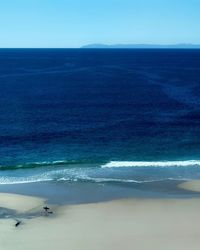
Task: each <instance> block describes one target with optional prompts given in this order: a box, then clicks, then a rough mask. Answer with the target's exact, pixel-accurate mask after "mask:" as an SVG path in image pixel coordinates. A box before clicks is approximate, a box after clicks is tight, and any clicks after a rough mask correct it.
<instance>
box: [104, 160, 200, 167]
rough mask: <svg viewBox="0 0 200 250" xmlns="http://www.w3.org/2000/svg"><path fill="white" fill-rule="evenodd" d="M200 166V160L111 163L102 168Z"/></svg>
mask: <svg viewBox="0 0 200 250" xmlns="http://www.w3.org/2000/svg"><path fill="white" fill-rule="evenodd" d="M192 166H199V167H200V160H188V161H111V162H109V163H106V164H105V165H102V168H117V167H118V168H119V167H192Z"/></svg>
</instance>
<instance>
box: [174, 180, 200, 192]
mask: <svg viewBox="0 0 200 250" xmlns="http://www.w3.org/2000/svg"><path fill="white" fill-rule="evenodd" d="M179 188H183V189H186V190H190V191H195V192H200V180H193V181H187V182H183V183H181V184H179Z"/></svg>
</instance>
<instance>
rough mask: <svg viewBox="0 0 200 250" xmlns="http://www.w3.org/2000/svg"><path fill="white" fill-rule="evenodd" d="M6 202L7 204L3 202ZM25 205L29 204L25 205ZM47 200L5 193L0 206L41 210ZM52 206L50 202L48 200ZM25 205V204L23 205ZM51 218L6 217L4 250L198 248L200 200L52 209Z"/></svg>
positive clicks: (0, 238)
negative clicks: (16, 223)
mask: <svg viewBox="0 0 200 250" xmlns="http://www.w3.org/2000/svg"><path fill="white" fill-rule="evenodd" d="M1 202H2V203H1ZM24 204H25V205H24ZM44 204H46V201H45V199H41V198H37V197H31V196H21V195H16V194H0V206H1V207H2V205H3V206H4V207H7V208H12V209H14V208H15V209H16V210H17V213H18V214H20V213H21V212H22V213H23V214H28V211H30V210H34V209H35V210H37V211H39V212H40V213H41V211H42V208H43V206H44ZM47 205H48V206H49V204H47ZM24 206H25V207H24ZM50 207H51V208H52V211H53V212H54V213H53V215H52V216H51V215H50V216H44V214H40V216H37V217H33V218H30V219H28V218H25V217H24V218H23V219H22V224H21V225H20V226H19V227H17V228H16V227H15V226H14V223H15V221H14V218H8V219H1V223H0V247H1V248H2V249H4V250H13V249H16V250H18V249H19V250H25V249H30V250H36V249H38V250H40V249H44V248H47V249H49V250H55V249H59V250H66V249H70V250H79V249H80V250H93V249H95V250H96V249H97V250H100V249H105V250H107V249H115V250H121V249H124V247H125V246H126V249H128V250H129V249H130V250H132V249H139V250H140V249H141V250H147V249H148V250H153V249H163V250H167V249H171V250H177V249H181V250H186V249H187V250H188V249H192V250H197V249H199V244H200V221H199V210H200V199H197V198H192V199H121V200H115V201H108V202H100V203H90V204H79V205H62V206H57V207H52V206H51V205H50Z"/></svg>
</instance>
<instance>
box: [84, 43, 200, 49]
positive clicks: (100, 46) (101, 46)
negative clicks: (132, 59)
mask: <svg viewBox="0 0 200 250" xmlns="http://www.w3.org/2000/svg"><path fill="white" fill-rule="evenodd" d="M81 48H82V49H200V44H187V43H181V44H169V45H161V44H113V45H108V44H98V43H97V44H88V45H84V46H82V47H81Z"/></svg>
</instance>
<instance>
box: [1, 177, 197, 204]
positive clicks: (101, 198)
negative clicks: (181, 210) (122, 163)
mask: <svg viewBox="0 0 200 250" xmlns="http://www.w3.org/2000/svg"><path fill="white" fill-rule="evenodd" d="M182 183H183V182H182V181H174V180H173V181H161V182H154V183H153V182H152V183H142V184H140V183H139V184H138V183H130V184H129V183H127V184H123V185H121V184H117V183H113V184H106V183H105V184H102V183H79V182H59V183H58V182H38V183H28V184H13V185H0V193H11V194H14V193H15V194H19V195H26V196H32V197H40V198H45V199H46V200H47V202H48V203H51V204H55V205H73V204H88V203H98V202H107V201H112V200H120V199H138V198H139V199H140V198H141V199H169V198H174V199H179V198H180V199H182V198H200V192H194V191H193V190H189V189H183V188H182V187H181V185H182Z"/></svg>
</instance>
